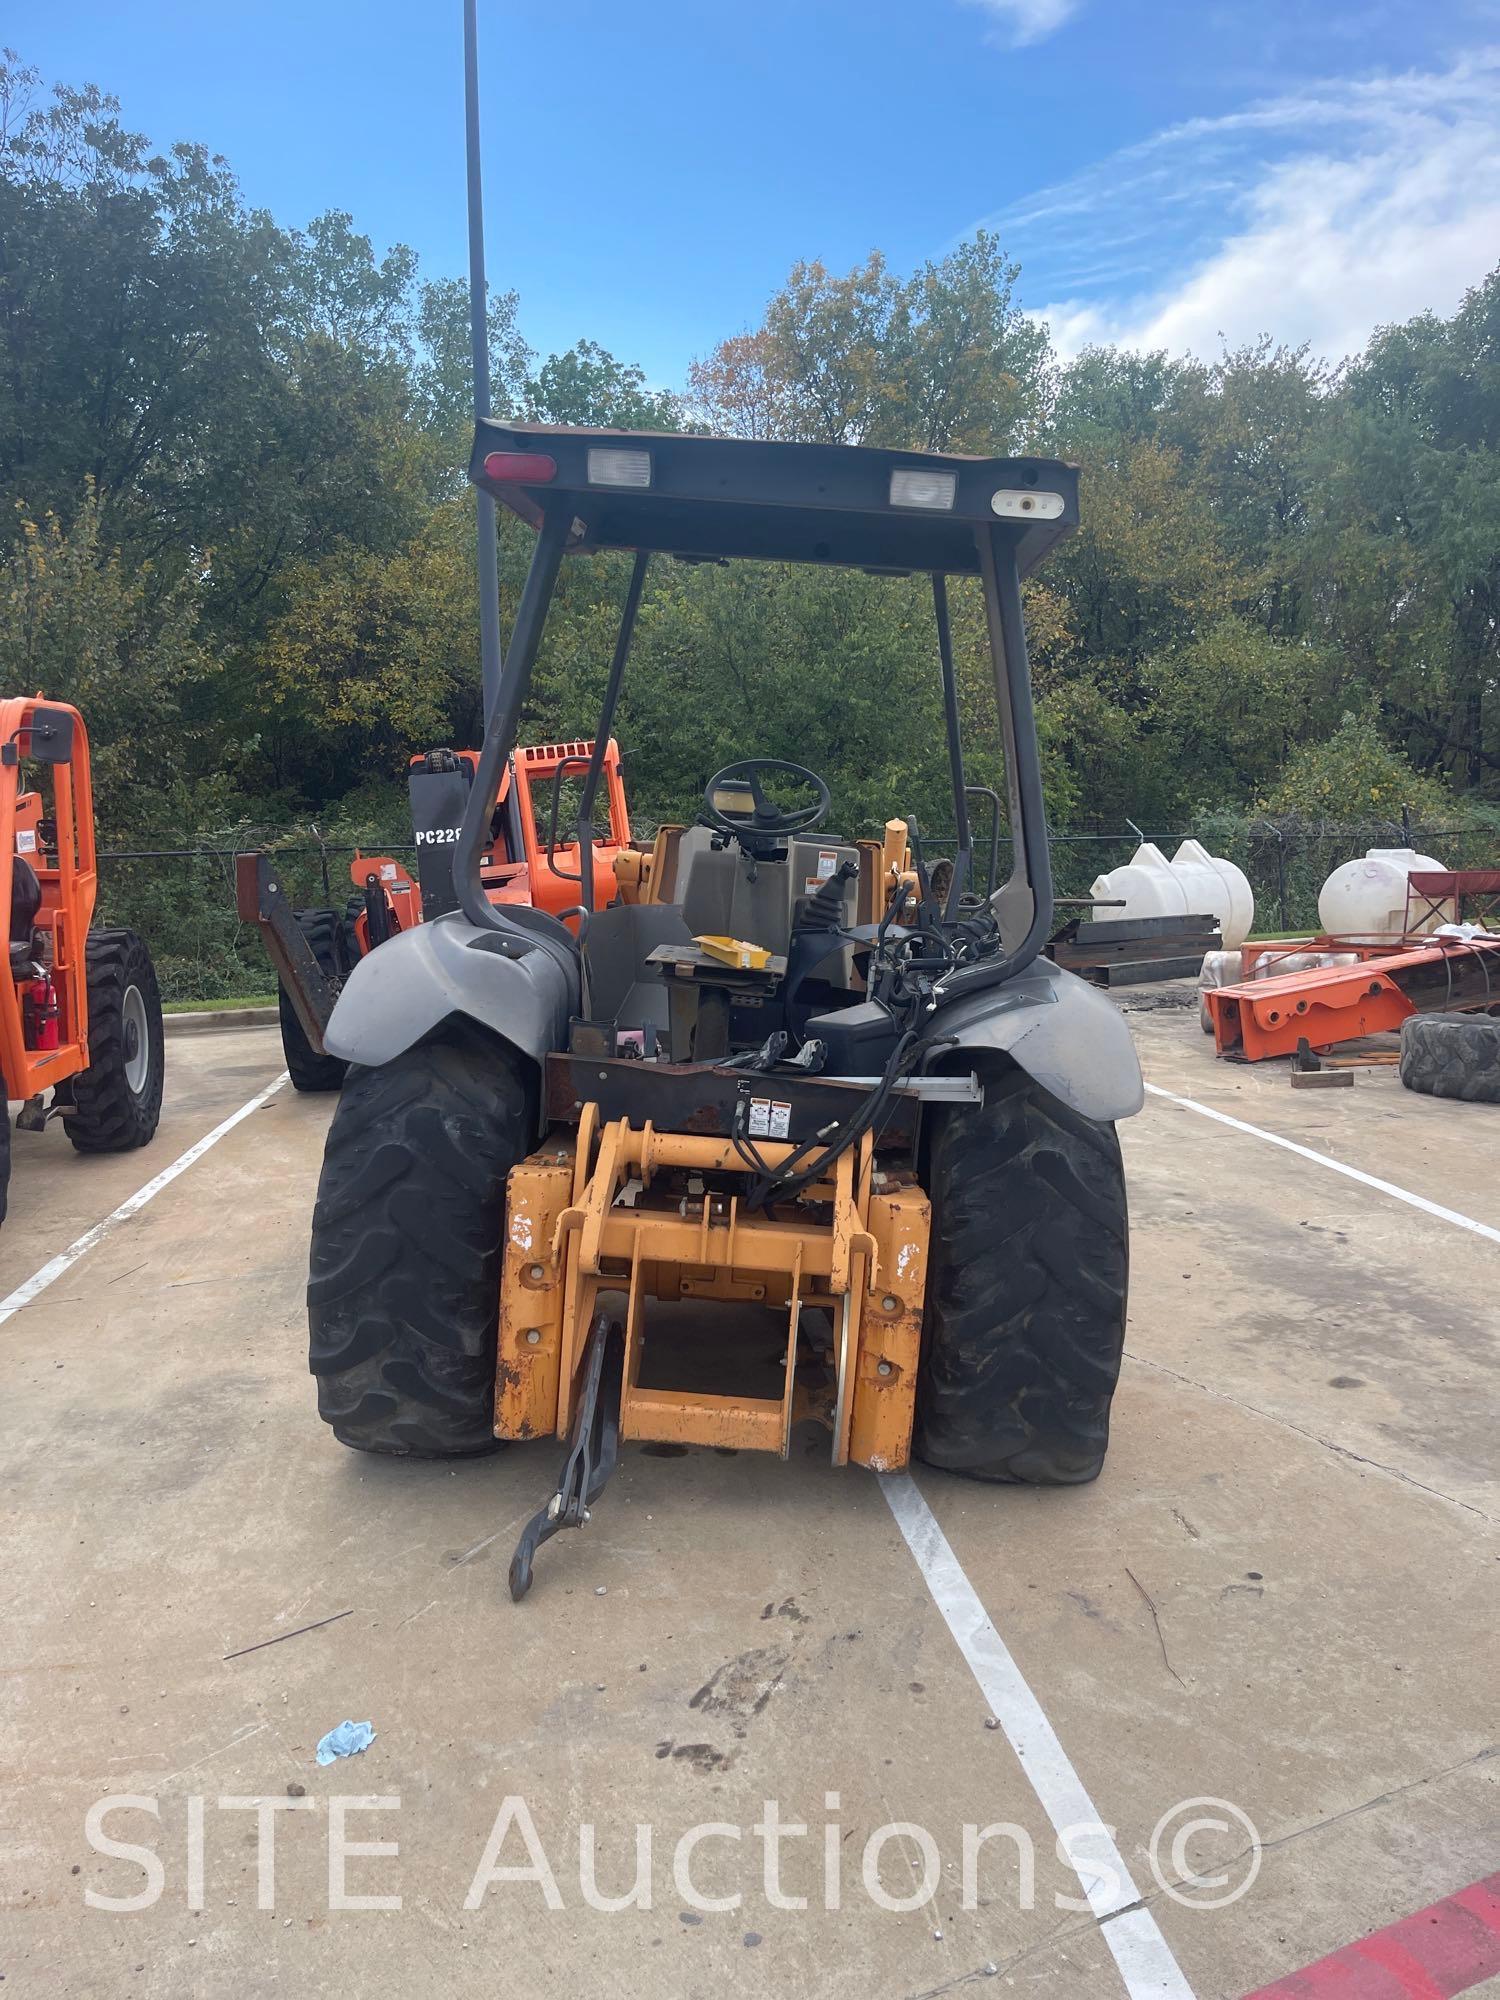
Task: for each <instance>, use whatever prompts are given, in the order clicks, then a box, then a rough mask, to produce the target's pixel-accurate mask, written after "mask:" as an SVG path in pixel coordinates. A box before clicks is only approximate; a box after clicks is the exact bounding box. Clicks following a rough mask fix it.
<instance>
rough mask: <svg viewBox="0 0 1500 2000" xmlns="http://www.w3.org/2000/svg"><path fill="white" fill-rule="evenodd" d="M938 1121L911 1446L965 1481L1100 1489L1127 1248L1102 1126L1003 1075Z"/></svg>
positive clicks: (1023, 1078) (1027, 1081)
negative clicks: (979, 1097)
mask: <svg viewBox="0 0 1500 2000" xmlns="http://www.w3.org/2000/svg"><path fill="white" fill-rule="evenodd" d="M978 1067H979V1071H980V1076H981V1080H982V1082H983V1084H984V1102H983V1104H982V1105H975V1106H972V1107H970V1106H964V1107H962V1108H961V1109H955V1110H953V1111H949V1112H945V1113H943V1114H941V1122H940V1123H939V1125H938V1129H937V1132H936V1134H935V1136H934V1139H933V1143H932V1146H931V1149H930V1154H929V1166H928V1175H927V1185H928V1192H929V1195H930V1196H931V1200H932V1237H931V1255H930V1261H929V1275H928V1284H927V1312H926V1325H925V1328H924V1332H923V1345H922V1366H921V1372H920V1375H919V1378H918V1385H917V1408H916V1426H915V1432H914V1437H913V1446H914V1449H915V1451H916V1454H917V1456H918V1457H919V1458H921V1459H924V1460H925V1461H926V1462H927V1464H929V1465H935V1466H941V1467H943V1468H944V1469H945V1470H947V1471H950V1472H957V1473H961V1474H963V1475H965V1476H966V1477H968V1478H970V1479H992V1480H1020V1481H1025V1482H1027V1483H1029V1484H1033V1485H1041V1486H1072V1485H1078V1484H1080V1483H1082V1482H1083V1481H1085V1480H1089V1479H1093V1478H1096V1477H1097V1476H1098V1473H1099V1470H1100V1467H1101V1466H1102V1465H1103V1463H1104V1454H1105V1451H1106V1448H1107V1446H1108V1443H1109V1411H1110V1403H1111V1399H1112V1398H1113V1395H1114V1390H1115V1384H1116V1382H1117V1380H1118V1379H1119V1373H1120V1356H1121V1351H1122V1349H1123V1347H1124V1342H1125V1300H1126V1290H1127V1281H1128V1275H1129V1236H1128V1224H1127V1218H1126V1204H1125V1175H1124V1168H1123V1165H1122V1162H1121V1159H1120V1145H1119V1141H1118V1139H1117V1138H1116V1136H1115V1129H1114V1127H1113V1125H1099V1124H1095V1123H1094V1122H1093V1121H1092V1120H1091V1119H1088V1118H1083V1117H1081V1116H1079V1114H1078V1113H1077V1112H1074V1111H1070V1110H1069V1109H1068V1107H1067V1106H1066V1105H1064V1104H1063V1103H1061V1102H1060V1101H1059V1100H1058V1099H1057V1098H1055V1097H1053V1096H1051V1095H1050V1094H1049V1093H1048V1092H1047V1091H1045V1090H1043V1089H1042V1088H1041V1086H1040V1085H1039V1084H1038V1083H1036V1082H1035V1081H1034V1080H1033V1079H1032V1078H1031V1077H1029V1076H1028V1075H1027V1074H1026V1073H1025V1071H1023V1070H1020V1069H1017V1068H1015V1067H1014V1066H1013V1065H1010V1064H1008V1063H1003V1062H999V1061H996V1062H992V1063H990V1064H983V1063H981V1064H980V1065H978Z"/></svg>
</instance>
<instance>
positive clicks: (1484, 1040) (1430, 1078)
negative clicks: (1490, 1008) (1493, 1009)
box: [1398, 1014, 1500, 1104]
mask: <svg viewBox="0 0 1500 2000" xmlns="http://www.w3.org/2000/svg"><path fill="white" fill-rule="evenodd" d="M1398 1073H1399V1075H1400V1078H1401V1081H1402V1082H1403V1083H1404V1084H1405V1085H1406V1087H1407V1089H1408V1090H1419V1091H1421V1092H1422V1093H1423V1095H1424V1096H1427V1097H1458V1098H1462V1099H1463V1101H1464V1102H1465V1103H1466V1104H1500V1019H1497V1018H1496V1017H1495V1015H1493V1014H1412V1015H1410V1016H1408V1018H1407V1019H1406V1020H1404V1021H1403V1022H1402V1023H1401V1062H1400V1068H1399V1072H1398Z"/></svg>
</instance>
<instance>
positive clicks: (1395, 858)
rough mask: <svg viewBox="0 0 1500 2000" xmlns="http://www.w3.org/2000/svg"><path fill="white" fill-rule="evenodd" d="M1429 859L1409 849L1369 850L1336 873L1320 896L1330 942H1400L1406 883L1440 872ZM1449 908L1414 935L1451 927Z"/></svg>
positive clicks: (1320, 913) (1320, 915)
mask: <svg viewBox="0 0 1500 2000" xmlns="http://www.w3.org/2000/svg"><path fill="white" fill-rule="evenodd" d="M1443 866H1445V864H1444V863H1443V862H1441V861H1434V860H1433V858H1432V856H1431V855H1430V854H1418V853H1417V851H1416V849H1415V848H1411V847H1372V848H1371V849H1370V851H1369V853H1368V854H1366V855H1365V856H1364V858H1363V859H1362V860H1360V861H1346V862H1345V863H1344V865H1343V867H1342V868H1335V869H1334V871H1333V873H1332V874H1331V875H1330V876H1329V878H1328V880H1327V881H1326V882H1325V883H1324V884H1323V886H1322V888H1321V889H1320V890H1319V891H1318V921H1319V923H1321V924H1322V926H1323V929H1324V930H1325V931H1326V932H1327V934H1328V935H1329V936H1330V937H1346V938H1351V939H1353V940H1354V942H1355V943H1357V944H1379V943H1380V942H1381V941H1382V940H1383V939H1385V938H1389V937H1393V936H1394V937H1399V936H1400V935H1401V933H1402V931H1403V930H1404V929H1405V927H1406V878H1407V876H1408V875H1411V874H1413V873H1421V872H1422V871H1423V870H1424V869H1431V868H1442V867H1443ZM1453 915H1454V910H1453V905H1452V903H1444V904H1442V905H1441V906H1440V907H1439V909H1438V910H1437V911H1436V912H1433V913H1430V914H1428V915H1427V916H1425V917H1424V918H1423V919H1422V921H1421V922H1420V923H1416V924H1414V925H1413V929H1415V930H1420V931H1434V930H1436V929H1437V927H1438V925H1439V924H1442V923H1451V922H1452V921H1453Z"/></svg>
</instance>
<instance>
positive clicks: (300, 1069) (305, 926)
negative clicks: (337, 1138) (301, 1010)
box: [276, 910, 359, 1091]
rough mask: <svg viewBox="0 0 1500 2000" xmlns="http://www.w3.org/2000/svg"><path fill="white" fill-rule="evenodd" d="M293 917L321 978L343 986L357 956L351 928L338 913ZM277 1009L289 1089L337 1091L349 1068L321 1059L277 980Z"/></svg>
mask: <svg viewBox="0 0 1500 2000" xmlns="http://www.w3.org/2000/svg"><path fill="white" fill-rule="evenodd" d="M294 917H295V921H296V924H297V928H298V929H299V930H300V931H301V933H302V935H303V937H304V938H306V940H307V944H308V949H309V950H310V951H311V952H312V955H313V957H314V958H315V959H316V960H317V961H318V966H319V968H320V970H321V971H322V973H323V976H324V978H325V979H337V980H339V981H340V982H341V983H342V981H344V980H345V979H347V978H348V977H349V974H350V973H351V972H352V971H353V969H354V962H355V960H356V959H357V958H358V956H359V949H358V947H357V945H356V944H355V941H354V929H353V926H352V925H351V924H349V923H347V922H346V921H345V919H344V918H342V917H341V916H340V915H339V913H338V911H337V910H297V911H295V912H294ZM276 1010H277V1013H278V1014H279V1016H280V1019H281V1054H282V1059H283V1060H284V1061H285V1063H286V1067H287V1074H288V1076H290V1078H291V1079H292V1088H293V1089H294V1090H306V1091H319V1090H322V1091H327V1090H338V1089H339V1088H340V1087H341V1086H342V1084H343V1081H344V1072H345V1071H346V1070H347V1069H348V1067H349V1065H348V1064H347V1063H346V1062H344V1061H343V1060H342V1058H341V1057H339V1056H327V1055H324V1056H320V1055H319V1054H318V1053H317V1051H316V1050H315V1049H314V1048H313V1045H312V1043H311V1042H310V1041H309V1040H308V1039H307V1035H306V1033H305V1031H304V1029H303V1026H302V1023H301V1022H300V1021H299V1020H298V1019H297V1010H296V1008H295V1007H294V1006H293V1005H292V1000H291V995H290V994H289V993H288V992H287V990H286V988H285V987H284V986H283V985H282V984H281V981H280V980H279V979H278V980H277V982H276Z"/></svg>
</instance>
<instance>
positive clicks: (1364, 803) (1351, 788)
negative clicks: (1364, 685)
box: [1266, 711, 1452, 821]
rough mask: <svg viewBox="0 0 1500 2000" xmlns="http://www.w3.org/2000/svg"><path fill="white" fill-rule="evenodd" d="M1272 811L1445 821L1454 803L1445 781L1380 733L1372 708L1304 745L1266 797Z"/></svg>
mask: <svg viewBox="0 0 1500 2000" xmlns="http://www.w3.org/2000/svg"><path fill="white" fill-rule="evenodd" d="M1266 805H1267V807H1268V809H1269V810H1270V811H1271V812H1273V813H1300V814H1303V815H1305V816H1306V817H1308V818H1315V819H1338V820H1357V819H1400V818H1401V816H1402V815H1403V814H1409V815H1410V817H1411V818H1412V819H1415V820H1433V821H1437V820H1441V818H1442V817H1443V814H1444V813H1445V812H1447V813H1449V814H1450V815H1451V813H1452V802H1451V799H1450V797H1449V795H1448V793H1447V791H1446V789H1445V787H1444V786H1442V785H1441V784H1438V783H1436V782H1435V781H1434V780H1433V779H1431V778H1424V777H1422V776H1420V775H1419V774H1418V773H1417V772H1416V771H1414V770H1413V769H1412V767H1411V765H1410V764H1409V763H1408V762H1407V760H1406V759H1405V758H1404V757H1403V756H1402V754H1401V752H1400V751H1399V750H1395V749H1392V747H1391V745H1390V744H1389V743H1388V742H1387V741H1386V739H1385V738H1384V737H1383V736H1382V735H1381V733H1380V728H1379V725H1378V724H1377V722H1376V720H1375V717H1374V716H1373V715H1372V714H1370V713H1369V712H1368V711H1366V712H1364V713H1362V714H1356V713H1353V712H1350V713H1349V714H1346V715H1345V716H1344V717H1343V719H1342V720H1341V721H1340V723H1339V726H1338V728H1337V729H1335V730H1334V732H1333V734H1332V735H1331V736H1328V737H1326V738H1324V739H1323V740H1322V741H1321V742H1314V743H1303V744H1299V745H1298V747H1297V748H1296V749H1294V750H1293V751H1292V753H1291V755H1290V757H1289V758H1288V759H1287V761H1286V764H1285V765H1284V766H1283V768H1282V772H1281V776H1280V778H1279V779H1278V780H1277V782H1276V784H1275V785H1274V786H1273V787H1272V789H1271V792H1270V795H1269V797H1268V798H1267V800H1266Z"/></svg>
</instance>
